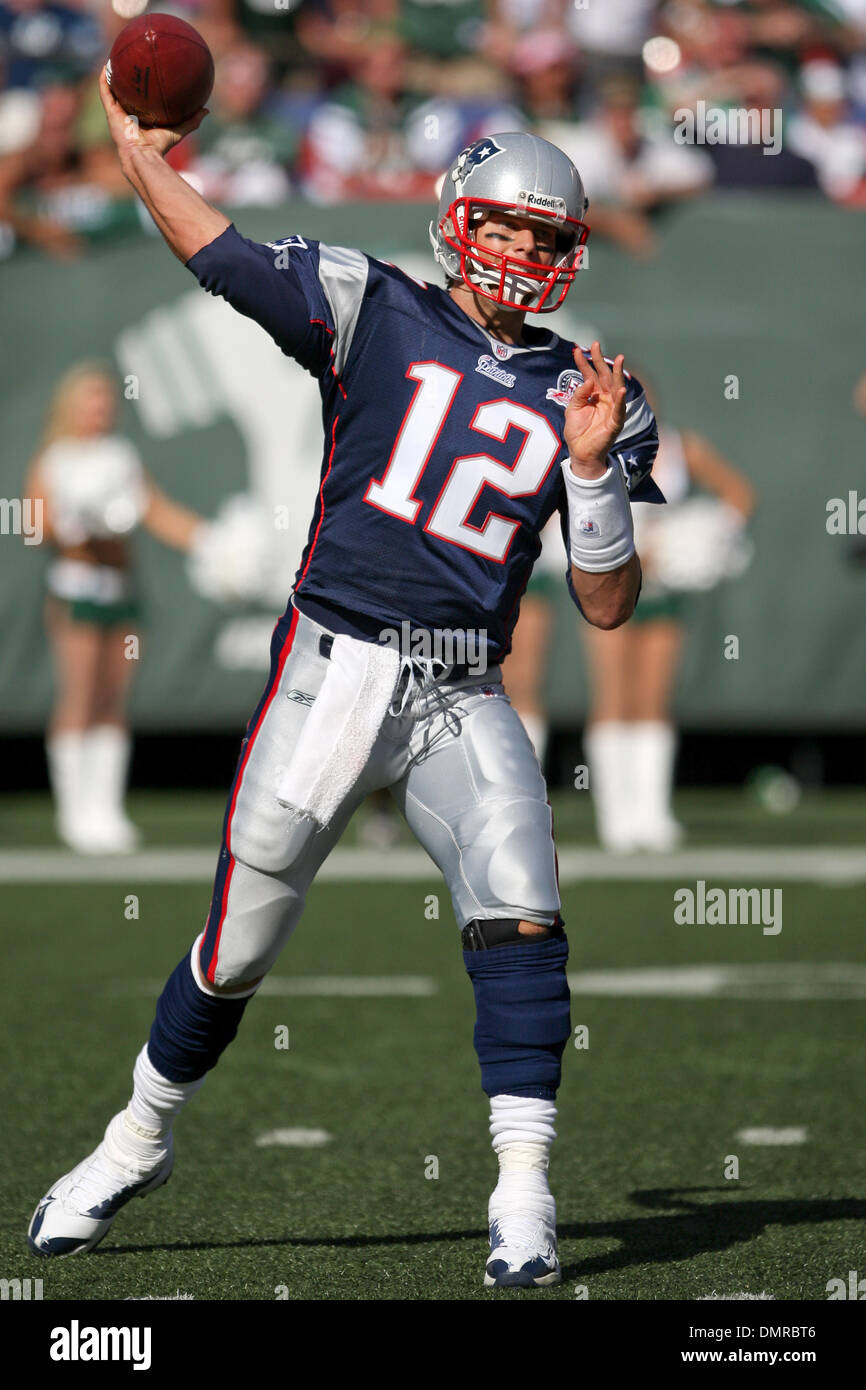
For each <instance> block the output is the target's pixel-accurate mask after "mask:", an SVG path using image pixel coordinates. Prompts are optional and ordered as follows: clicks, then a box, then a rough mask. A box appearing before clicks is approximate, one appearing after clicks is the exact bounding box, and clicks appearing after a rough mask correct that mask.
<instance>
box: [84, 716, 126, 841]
mask: <svg viewBox="0 0 866 1390" xmlns="http://www.w3.org/2000/svg"><path fill="white" fill-rule="evenodd" d="M86 749H87V762H88V772H89V775H90V785H91V795H92V799H93V807H94V810H95V811H96V813H97V815H98V816H100V817H105V818H106V819H108V820H119V821H124V822H125V821H126V819H127V817H126V812H125V810H124V802H125V800H126V779H127V774H128V772H129V759H130V755H131V752H132V739H131V738H130V736H129V733H128V732H127V730H126V729H121V728H119V727H118V726H117V725H116V724H99V725H97V726H96V727H95V728H92V729H88V730H87V734H86Z"/></svg>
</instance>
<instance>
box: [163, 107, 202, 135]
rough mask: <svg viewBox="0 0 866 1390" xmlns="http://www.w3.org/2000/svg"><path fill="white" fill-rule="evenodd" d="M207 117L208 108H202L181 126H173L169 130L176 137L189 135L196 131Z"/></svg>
mask: <svg viewBox="0 0 866 1390" xmlns="http://www.w3.org/2000/svg"><path fill="white" fill-rule="evenodd" d="M209 115H210V112H209V110H208V108H207V107H206V106H203V107H202V108H201V110H200V111H196V113H195V115H194V116H190V117H189V119H188V120H186V121H184V123H183V125H175V126H172V127H171V129H172V130H173V131H174V133H175V134H176V135H191V134H192V132H193V131H194V130H198V128H199V126H200V125H201V123H202V121H203V120H204V118H205V116H209Z"/></svg>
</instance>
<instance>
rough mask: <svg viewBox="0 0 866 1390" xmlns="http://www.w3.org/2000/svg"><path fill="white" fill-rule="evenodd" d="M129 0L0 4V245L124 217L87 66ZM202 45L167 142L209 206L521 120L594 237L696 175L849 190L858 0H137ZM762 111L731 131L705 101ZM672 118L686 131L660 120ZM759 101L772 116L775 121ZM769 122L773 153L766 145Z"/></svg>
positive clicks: (612, 232) (863, 89) (307, 187)
mask: <svg viewBox="0 0 866 1390" xmlns="http://www.w3.org/2000/svg"><path fill="white" fill-rule="evenodd" d="M146 8H147V7H146V6H145V5H144V4H142V0H114V3H113V5H112V4H111V3H109V0H62V2H61V3H53V0H0V256H8V255H9V254H11V253H12V252H13V251H14V249H15V248H16V247H17V246H21V245H31V246H37V247H40V248H41V249H42V250H43V251H45V252H47V253H49V254H51V255H54V256H59V257H74V256H76V255H79V254H81V253H82V252H83V251H84V250H85V249H86V247H87V245H88V244H89V243H90V242H91V241H92V240H93V239H95V238H99V237H105V236H109V235H114V234H116V233H117V232H119V231H121V230H123V229H124V228H125V227H138V226H140V225H142V221H143V220H146V214H144V212H143V209H141V207H140V205H139V204H138V202H137V200H136V199H135V197H134V195H133V193H132V190H131V188H130V187H129V185H128V184H127V183H126V181H125V179H124V178H123V176H122V174H121V172H120V168H119V165H118V162H117V159H116V157H115V155H114V151H113V147H112V146H111V144H110V143H109V141H108V136H107V130H106V126H105V120H104V115H103V112H102V107H101V105H100V102H99V97H98V92H97V87H96V82H95V76H96V74H97V73H98V71H99V68H100V67H101V65H102V64H103V63H104V62H105V59H106V57H107V55H108V52H109V50H110V48H111V45H112V43H113V42H114V39H115V38H116V36H117V34H118V33H119V32H120V30H121V29H122V28H123V26H124V25H125V24H126V23H128V22H129V20H130V19H131V18H134V17H136V16H137V15H138V14H141V13H144V12H146ZM150 8H151V9H153V10H158V11H160V12H162V13H165V12H168V13H172V14H176V15H178V16H180V17H181V18H185V19H187V20H188V21H189V22H190V23H192V24H194V25H195V26H196V27H197V29H198V30H199V31H200V32H201V34H202V35H203V36H204V37H205V39H206V40H207V42H208V44H209V45H210V47H211V50H212V52H213V55H214V58H215V62H216V84H215V87H214V92H213V96H212V98H211V100H210V102H209V110H210V115H209V117H208V118H207V119H206V120H205V121H204V122H203V124H202V126H201V127H200V129H199V130H198V131H197V132H196V133H195V134H194V135H193V136H191V137H189V138H187V139H186V140H185V141H183V142H182V144H181V145H180V146H178V147H177V149H176V150H174V151H172V153H171V154H170V156H169V158H170V160H171V162H173V163H174V164H175V166H176V167H177V168H178V169H179V170H180V171H181V172H182V173H183V175H184V177H186V178H188V179H189V180H190V182H191V183H193V185H194V186H195V187H196V188H198V189H199V190H200V191H201V192H202V193H203V194H204V196H205V197H207V198H209V199H211V200H212V201H214V202H216V203H217V204H219V205H222V206H225V207H229V208H238V207H243V206H270V205H276V204H279V203H283V202H285V201H286V199H287V198H289V197H290V196H292V195H296V196H300V197H304V198H307V199H309V200H312V201H314V202H318V203H320V204H330V203H337V202H340V201H343V200H349V199H383V200H385V199H400V200H409V199H418V200H424V201H430V200H432V199H433V198H434V196H435V189H436V184H437V180H438V178H439V177H440V176H441V173H442V171H443V170H444V169H445V168H446V167H447V166H448V164H449V163H450V161H451V160H452V159H453V158H454V156H455V155H456V154H457V153H458V152H459V150H460V149H461V148H462V147H463V146H464V145H466V144H467V143H469V142H470V141H471V140H473V139H475V138H478V137H481V136H483V135H488V134H491V133H493V132H495V131H496V130H532V131H534V132H535V133H537V134H539V135H542V136H544V137H545V138H546V139H549V140H551V141H553V142H554V143H555V144H557V145H559V146H560V147H561V148H562V149H564V150H565V151H566V153H567V154H568V155H569V156H570V157H571V158H572V159H573V161H574V163H575V164H576V165H577V167H578V169H579V170H580V171H581V174H582V175H583V177H584V182H585V184H586V187H587V192H588V194H589V197H590V201H591V216H590V219H589V220H590V223H591V225H592V228H593V233H594V235H596V236H602V237H608V238H611V239H613V240H615V241H616V242H617V243H618V244H619V245H620V246H621V247H622V248H623V249H624V250H625V251H627V252H628V253H630V254H633V255H649V254H652V250H653V246H654V242H655V238H656V236H657V220H658V217H659V215H660V214H662V213H663V210H664V208H665V206H667V205H669V204H670V203H671V202H673V201H675V200H678V199H681V198H684V197H695V196H700V195H701V194H702V193H704V192H705V191H707V190H710V189H713V188H726V189H729V188H746V189H749V190H760V189H764V188H773V189H778V188H798V189H806V190H812V191H813V192H814V194H815V195H816V196H818V197H825V198H828V199H831V200H833V201H834V202H837V203H843V204H847V205H852V206H858V205H859V206H864V205H866V0H171V2H170V3H166V2H165V0H156V3H155V4H154V5H152V6H151V7H150ZM731 110H742V111H746V110H749V111H759V110H760V111H763V112H765V113H767V115H766V118H765V119H766V120H767V121H768V122H769V124H768V125H765V127H764V133H763V138H762V139H757V138H756V136H755V128H754V127H746V125H745V123H742V124H740V125H739V126H738V125H737V123H736V122H735V121H729V122H728V123H727V125H725V123H724V122H722V123H721V124H720V123H719V122H718V121H715V122H714V119H713V118H714V113H716V112H718V111H722V112H728V111H731ZM684 112H692V113H694V120H693V121H692V122H691V125H689V124H688V123H687V122H685V121H684V118H683V113H684ZM774 113H775V114H774ZM770 138H772V141H773V144H774V154H773V157H772V158H768V157H766V154H765V149H766V147H767V145H768V143H769V140H770Z"/></svg>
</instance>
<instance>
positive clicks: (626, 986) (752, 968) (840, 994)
mask: <svg viewBox="0 0 866 1390" xmlns="http://www.w3.org/2000/svg"><path fill="white" fill-rule="evenodd" d="M163 983H164V981H162V980H159V979H155V978H151V979H143V978H138V979H135V978H133V979H123V980H115V981H114V982H113V983H112V984H111V985H110V986H109V987H108V988H109V992H110V993H111V994H122V995H134V996H139V997H140V996H148V997H150V998H154V999H155V998H156V996H157V995H158V994H159V993H160V991H161V989H162V987H163ZM568 983H569V985H570V987H571V990H572V993H573V995H574V997H575V1001H576V1000H577V999H579V998H590V997H593V996H595V997H600V998H614V999H761V1000H764V999H781V1000H785V999H789V1000H801V999H835V1000H844V999H866V965H856V964H854V963H852V962H840V963H828V962H826V961H821V962H820V963H815V964H804V963H803V962H800V961H798V962H785V961H780V962H779V963H778V964H777V965H673V966H668V967H666V968H658V967H655V966H653V967H650V968H648V969H642V970H641V969H638V970H635V969H626V970H584V971H570V972H569V976H568ZM438 992H439V982H438V981H437V980H435V979H433V978H432V977H431V976H427V975H295V976H292V975H269V976H268V977H267V979H266V980H265V981H264V982H263V984H262V986H261V990H260V993H261V994H264V995H271V996H273V997H275V998H289V997H293V998H299V997H304V996H306V997H307V998H320V999H329V998H331V999H335V998H342V999H388V998H416V999H421V998H429V997H431V996H432V995H435V994H438Z"/></svg>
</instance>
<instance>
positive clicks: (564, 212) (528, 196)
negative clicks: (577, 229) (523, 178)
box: [514, 188, 568, 222]
mask: <svg viewBox="0 0 866 1390" xmlns="http://www.w3.org/2000/svg"><path fill="white" fill-rule="evenodd" d="M514 206H515V207H516V208H527V209H529V208H534V209H535V210H536V211H538V212H549V213H551V214H552V216H553V217H554V218H555V219H556V221H557V222H564V221H565V219H566V217H567V216H568V209H567V208H566V206H565V199H564V198H557V197H555V196H554V195H553V194H552V193H533V192H532V191H531V189H528V188H521V190H520V192H519V193H518V195H517V197H516V198H515V200H514Z"/></svg>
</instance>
